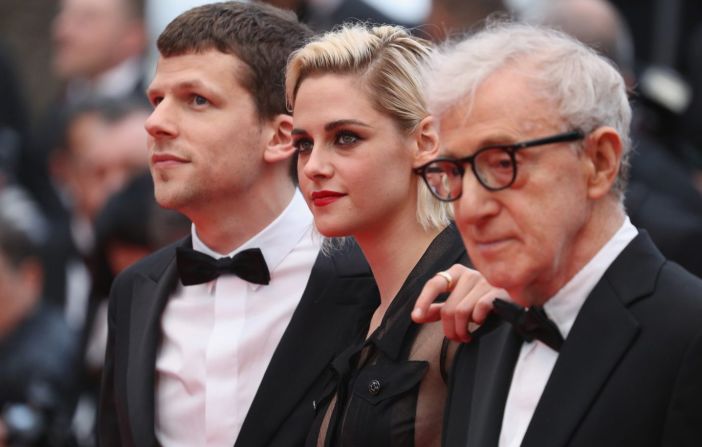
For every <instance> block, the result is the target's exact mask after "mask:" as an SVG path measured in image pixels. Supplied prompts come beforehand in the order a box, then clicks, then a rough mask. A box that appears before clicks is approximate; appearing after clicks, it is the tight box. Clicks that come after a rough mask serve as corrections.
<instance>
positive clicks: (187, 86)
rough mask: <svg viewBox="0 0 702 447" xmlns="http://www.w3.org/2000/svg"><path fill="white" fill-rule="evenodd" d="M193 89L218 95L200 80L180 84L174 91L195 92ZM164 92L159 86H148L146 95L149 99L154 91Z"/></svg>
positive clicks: (174, 87)
mask: <svg viewBox="0 0 702 447" xmlns="http://www.w3.org/2000/svg"><path fill="white" fill-rule="evenodd" d="M193 89H202V90H205V91H207V92H208V93H209V94H214V95H216V94H217V91H215V90H214V89H212V88H211V87H209V86H207V85H206V84H205V83H204V82H202V81H200V80H199V79H193V80H188V81H183V82H179V83H178V84H176V85H175V86H173V90H175V91H182V90H193ZM162 90H163V89H162V88H159V86H158V85H156V86H154V87H152V86H148V87H147V88H146V91H145V93H146V96H147V97H148V96H149V93H151V92H153V91H157V92H158V91H162Z"/></svg>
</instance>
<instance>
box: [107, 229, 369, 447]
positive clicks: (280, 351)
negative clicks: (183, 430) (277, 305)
mask: <svg viewBox="0 0 702 447" xmlns="http://www.w3.org/2000/svg"><path fill="white" fill-rule="evenodd" d="M180 244H183V245H186V246H190V245H191V240H190V238H189V237H188V238H186V239H184V240H183V241H180V242H179V243H176V244H173V245H171V246H168V247H166V248H164V249H162V250H160V251H158V252H156V253H154V254H153V255H151V256H148V257H147V258H145V259H143V260H142V261H140V262H138V263H136V264H135V265H134V266H132V267H130V268H129V269H127V270H126V271H125V272H124V273H123V274H121V275H120V276H118V277H117V279H116V280H115V283H114V285H113V288H112V292H111V294H110V304H109V335H108V344H107V353H106V359H105V368H104V374H103V380H102V389H101V399H100V408H99V414H98V417H99V421H98V443H99V445H101V446H120V447H126V446H156V445H158V442H157V440H156V437H155V432H154V421H155V417H154V399H155V365H156V357H157V352H158V346H159V343H160V338H161V327H160V320H161V315H162V313H163V310H164V308H165V305H166V303H167V301H168V298H169V297H170V295H171V293H172V292H173V290H174V289H175V287H176V286H177V284H178V282H179V279H178V274H177V268H176V262H175V247H176V246H178V245H180ZM377 293H378V292H377V288H376V286H375V282H374V280H373V277H372V275H371V272H370V269H369V268H368V265H367V264H366V262H365V259H364V258H363V255H362V254H361V252H360V250H359V249H358V248H357V246H355V245H353V246H350V247H348V248H347V249H345V250H343V251H335V252H334V254H333V256H331V257H329V256H326V255H324V254H321V253H320V254H319V255H318V257H317V260H316V261H315V264H314V267H313V269H312V273H311V276H310V279H309V281H308V283H307V287H306V289H305V292H304V294H303V296H302V299H301V300H300V303H299V304H298V306H297V308H296V310H295V312H294V313H293V316H292V319H291V321H290V323H289V325H288V327H287V329H286V330H285V333H284V334H283V338H282V339H281V341H280V344H279V345H278V347H277V348H276V351H275V353H274V355H273V358H272V359H271V362H270V364H269V366H268V369H267V370H266V373H265V375H264V377H263V381H262V382H261V385H260V387H259V389H258V391H257V393H256V396H255V397H254V400H253V403H252V405H251V408H250V409H249V412H248V414H247V416H246V419H245V421H244V424H243V426H242V429H241V433H240V434H239V438H238V439H237V442H236V446H243V447H256V446H280V447H284V446H286V447H287V446H296V445H301V444H303V443H304V440H305V437H306V436H307V432H308V430H309V426H310V425H311V423H312V421H313V417H314V409H313V398H314V397H316V396H317V395H318V394H319V392H320V391H321V390H320V389H319V388H320V387H321V385H322V384H323V383H324V382H325V380H322V379H320V377H321V376H322V375H324V374H327V373H328V372H327V370H326V366H327V365H328V364H329V362H330V361H331V360H332V358H334V356H335V355H336V354H337V353H338V352H339V351H341V350H342V349H343V348H345V347H346V346H347V345H348V344H350V343H352V342H353V341H354V337H357V336H359V335H361V334H362V333H363V330H364V329H365V327H366V326H367V323H368V321H370V315H371V313H372V311H373V310H374V309H375V307H377V305H378V301H377V300H378V295H377Z"/></svg>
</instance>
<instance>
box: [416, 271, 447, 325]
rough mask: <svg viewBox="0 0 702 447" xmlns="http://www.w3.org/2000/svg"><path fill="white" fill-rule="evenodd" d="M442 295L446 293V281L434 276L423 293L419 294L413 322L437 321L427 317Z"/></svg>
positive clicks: (425, 286)
mask: <svg viewBox="0 0 702 447" xmlns="http://www.w3.org/2000/svg"><path fill="white" fill-rule="evenodd" d="M442 293H446V279H444V278H443V277H441V276H434V277H432V278H431V279H430V280H429V281H427V283H426V284H425V285H424V288H423V289H422V292H421V293H420V294H419V297H418V298H417V301H416V302H415V303H414V310H412V320H414V321H415V322H417V323H426V322H428V321H436V320H430V319H427V315H428V314H429V312H430V308H431V305H432V304H434V301H436V298H437V297H438V296H439V295H441V294H442Z"/></svg>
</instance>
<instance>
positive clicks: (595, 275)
mask: <svg viewBox="0 0 702 447" xmlns="http://www.w3.org/2000/svg"><path fill="white" fill-rule="evenodd" d="M637 234H638V230H637V229H636V227H634V226H633V225H632V224H631V221H630V220H629V217H628V216H625V218H624V223H623V224H622V226H621V227H619V230H617V232H616V233H614V235H613V236H612V238H611V239H610V240H609V241H607V243H606V244H605V245H604V246H603V247H602V248H601V249H600V250H599V251H598V252H597V254H596V255H595V256H594V257H593V258H592V259H590V261H589V262H588V263H587V264H585V267H583V268H582V269H580V271H579V272H578V273H576V274H575V276H573V278H571V279H570V281H568V282H567V283H566V285H564V286H563V287H562V288H561V289H560V290H559V291H558V292H557V293H556V294H555V295H554V296H553V297H551V299H549V300H548V301H547V302H546V304H544V310H545V311H546V313H547V314H548V316H549V317H550V318H551V319H552V320H553V321H554V323H556V325H557V326H558V329H559V330H560V332H561V334H562V335H563V338H567V337H568V334H569V333H570V329H571V328H572V327H573V323H574V322H575V318H576V317H577V315H578V312H580V308H581V307H582V306H583V304H584V303H585V300H586V299H587V297H588V296H589V295H590V292H592V289H594V288H595V286H596V285H597V283H598V282H599V281H600V279H601V278H602V276H604V274H605V272H606V271H607V269H608V268H609V266H610V265H611V264H612V262H614V260H615V259H616V258H617V256H619V254H620V253H621V252H622V250H624V248H626V246H627V245H629V242H631V240H632V239H634V238H635V237H636V235H637Z"/></svg>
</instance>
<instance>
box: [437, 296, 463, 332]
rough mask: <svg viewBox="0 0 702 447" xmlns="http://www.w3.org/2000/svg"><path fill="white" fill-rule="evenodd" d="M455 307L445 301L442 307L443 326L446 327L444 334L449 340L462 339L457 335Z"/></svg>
mask: <svg viewBox="0 0 702 447" xmlns="http://www.w3.org/2000/svg"><path fill="white" fill-rule="evenodd" d="M454 321H455V307H454V306H451V305H449V304H448V303H444V305H443V306H442V307H441V326H442V327H443V329H444V335H445V336H446V338H448V339H449V340H454V341H458V342H460V341H462V340H461V339H460V338H458V336H457V335H456V324H455V322H454Z"/></svg>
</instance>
